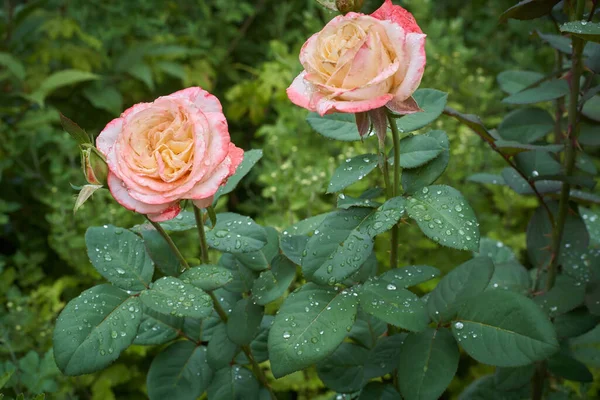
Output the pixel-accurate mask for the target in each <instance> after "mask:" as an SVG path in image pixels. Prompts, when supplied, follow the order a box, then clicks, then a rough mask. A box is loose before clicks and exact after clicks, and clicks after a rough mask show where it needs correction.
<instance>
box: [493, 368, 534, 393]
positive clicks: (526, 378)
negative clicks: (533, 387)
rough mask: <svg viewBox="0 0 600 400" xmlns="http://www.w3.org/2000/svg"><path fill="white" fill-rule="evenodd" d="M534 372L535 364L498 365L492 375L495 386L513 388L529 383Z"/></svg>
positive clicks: (505, 388) (506, 388)
mask: <svg viewBox="0 0 600 400" xmlns="http://www.w3.org/2000/svg"><path fill="white" fill-rule="evenodd" d="M534 373H535V364H528V365H524V366H522V367H512V368H511V367H506V368H502V367H498V368H496V374H495V375H494V378H495V384H496V387H497V388H498V389H500V390H503V391H507V390H514V389H518V388H521V387H523V386H525V385H529V384H530V383H531V378H532V377H533V374H534Z"/></svg>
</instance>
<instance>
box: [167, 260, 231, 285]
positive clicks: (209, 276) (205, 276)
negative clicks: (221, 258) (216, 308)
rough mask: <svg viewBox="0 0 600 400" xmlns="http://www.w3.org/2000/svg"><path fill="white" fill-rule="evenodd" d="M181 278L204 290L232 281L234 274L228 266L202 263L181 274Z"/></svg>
mask: <svg viewBox="0 0 600 400" xmlns="http://www.w3.org/2000/svg"><path fill="white" fill-rule="evenodd" d="M179 279H181V281H182V282H184V283H189V284H191V285H194V286H196V287H198V288H200V289H202V290H205V291H211V290H215V289H218V288H220V287H223V286H225V285H226V284H228V283H229V282H231V281H232V280H233V275H232V274H231V272H230V271H229V270H228V269H227V268H224V267H221V266H219V265H201V266H199V267H194V268H190V269H188V270H187V271H185V272H184V273H183V274H181V275H180V276H179Z"/></svg>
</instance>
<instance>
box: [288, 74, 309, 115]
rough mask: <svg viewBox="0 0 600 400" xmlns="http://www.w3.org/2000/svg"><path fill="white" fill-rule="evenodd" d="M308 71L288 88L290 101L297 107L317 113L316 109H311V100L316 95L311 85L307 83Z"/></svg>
mask: <svg viewBox="0 0 600 400" xmlns="http://www.w3.org/2000/svg"><path fill="white" fill-rule="evenodd" d="M305 75H306V71H302V73H301V74H300V75H298V76H297V77H296V79H294V81H293V82H292V84H291V85H290V87H289V88H287V91H286V92H287V95H288V97H289V99H290V100H291V101H292V103H294V104H295V105H297V106H300V107H302V108H306V109H307V110H310V111H316V110H315V108H314V107H311V105H310V103H311V101H310V99H311V96H312V95H313V93H314V90H313V87H312V85H311V84H310V83H308V82H306V80H305V79H304V76H305Z"/></svg>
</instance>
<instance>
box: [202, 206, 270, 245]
mask: <svg viewBox="0 0 600 400" xmlns="http://www.w3.org/2000/svg"><path fill="white" fill-rule="evenodd" d="M206 242H207V243H208V245H209V246H210V247H212V248H214V249H217V250H220V251H226V252H228V253H250V252H253V251H257V250H260V249H262V248H263V247H264V246H265V245H266V244H267V232H266V231H265V228H263V227H262V226H260V225H258V224H257V223H256V222H254V221H253V220H252V219H251V218H250V217H245V216H243V215H239V214H235V213H229V212H228V213H220V214H217V224H216V225H215V226H214V228H212V229H208V230H207V232H206Z"/></svg>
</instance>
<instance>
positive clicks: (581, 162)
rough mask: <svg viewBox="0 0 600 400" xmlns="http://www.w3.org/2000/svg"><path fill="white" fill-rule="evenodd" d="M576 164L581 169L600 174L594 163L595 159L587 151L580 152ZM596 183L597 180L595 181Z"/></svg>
mask: <svg viewBox="0 0 600 400" xmlns="http://www.w3.org/2000/svg"><path fill="white" fill-rule="evenodd" d="M575 166H576V167H577V168H578V169H580V170H581V171H584V172H587V173H588V174H591V175H597V174H598V168H596V165H595V164H594V159H593V158H592V157H591V156H589V155H588V154H586V153H578V154H577V158H576V159H575ZM594 183H595V182H594Z"/></svg>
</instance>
